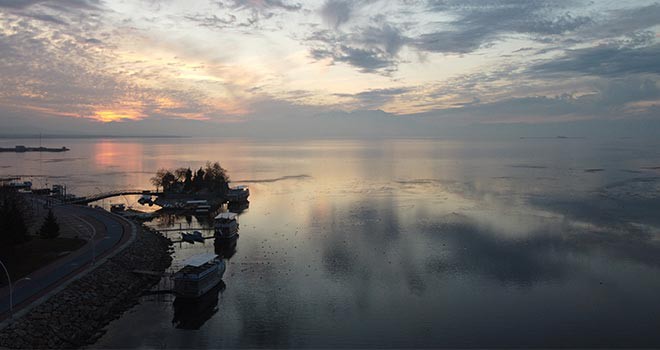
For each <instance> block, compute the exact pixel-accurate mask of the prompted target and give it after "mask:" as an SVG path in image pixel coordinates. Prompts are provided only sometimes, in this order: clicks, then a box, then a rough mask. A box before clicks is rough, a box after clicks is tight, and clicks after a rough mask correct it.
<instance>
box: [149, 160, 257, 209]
mask: <svg viewBox="0 0 660 350" xmlns="http://www.w3.org/2000/svg"><path fill="white" fill-rule="evenodd" d="M229 182H230V180H229V175H228V174H227V170H225V169H224V168H223V167H222V166H220V163H218V162H215V163H211V162H207V163H206V165H205V166H204V167H200V168H199V169H197V170H196V171H193V170H192V169H190V168H178V169H174V170H170V169H160V170H158V172H157V173H156V175H155V176H153V177H152V178H151V183H152V184H153V185H154V186H156V192H158V190H159V189H162V192H160V194H159V195H158V198H157V199H156V200H155V201H154V202H153V203H155V204H157V205H159V206H161V207H163V208H164V209H183V208H186V207H191V206H192V207H194V208H192V209H195V208H197V207H200V206H206V205H209V206H217V205H220V204H222V203H226V202H230V203H240V202H247V198H248V196H249V189H248V188H247V187H246V186H237V187H230V186H229ZM143 202H149V200H148V199H146V198H145V199H144V200H143ZM188 209H191V208H188Z"/></svg>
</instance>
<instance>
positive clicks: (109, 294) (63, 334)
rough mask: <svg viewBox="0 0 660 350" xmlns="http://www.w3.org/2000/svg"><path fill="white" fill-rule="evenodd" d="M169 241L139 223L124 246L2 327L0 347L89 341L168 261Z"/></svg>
mask: <svg viewBox="0 0 660 350" xmlns="http://www.w3.org/2000/svg"><path fill="white" fill-rule="evenodd" d="M170 247H171V242H170V240H169V239H167V238H165V237H163V236H162V235H161V234H160V233H158V232H155V231H152V230H150V229H147V228H145V227H142V228H140V229H138V233H137V237H136V239H135V240H134V241H133V243H131V244H130V245H129V246H128V247H127V248H125V249H124V250H123V251H121V252H120V253H119V254H117V255H115V256H114V257H112V258H110V259H108V260H106V261H105V262H104V263H103V264H102V265H101V266H98V267H97V268H96V269H94V270H93V271H91V272H90V273H88V274H87V275H85V276H84V277H82V278H80V279H78V280H76V281H74V282H72V283H71V284H69V285H68V286H67V287H66V288H65V289H64V290H62V291H61V292H59V293H57V294H55V295H53V296H52V297H50V298H49V299H48V300H47V301H45V302H44V303H42V304H41V305H39V306H37V307H36V308H34V309H32V310H31V311H30V312H29V313H27V314H26V315H24V316H23V317H21V318H20V319H18V320H15V321H14V323H12V324H11V325H9V326H7V327H6V328H5V329H3V330H2V331H0V347H8V348H76V347H81V346H85V345H89V344H92V343H93V342H94V341H96V339H98V338H99V337H100V336H101V335H102V334H103V328H104V327H105V326H106V325H107V324H108V323H109V322H110V321H112V320H114V319H116V318H117V317H119V316H120V315H121V314H122V313H123V312H124V311H126V310H128V309H129V308H131V307H132V306H134V305H135V304H136V303H137V302H138V300H139V297H140V295H141V294H142V293H143V292H144V291H145V290H147V289H149V288H151V287H152V286H153V285H154V284H156V283H157V282H158V281H159V280H160V277H158V276H151V275H144V274H135V273H134V272H133V271H134V270H151V271H157V272H163V271H165V269H167V268H168V267H169V266H170V263H171V262H172V258H171V256H170Z"/></svg>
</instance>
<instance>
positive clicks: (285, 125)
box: [0, 0, 660, 137]
mask: <svg viewBox="0 0 660 350" xmlns="http://www.w3.org/2000/svg"><path fill="white" fill-rule="evenodd" d="M659 74H660V3H658V2H654V1H563V0H554V1H533V0H499V1H497V0H494V1H481V0H460V1H459V0H446V1H442V0H436V1H433V0H429V1H416V0H403V1H389V0H361V1H345V0H325V1H295V0H188V1H174V0H162V1H156V0H135V1H108V0H53V1H48V0H22V1H19V0H0V82H1V84H0V123H1V129H2V130H0V134H2V135H13V134H15V135H19V134H36V133H52V134H118V135H131V134H145V135H147V134H154V135H157V134H162V135H165V134H167V135H196V134H201V135H225V136H231V135H236V136H263V135H269V134H270V135H275V134H279V135H284V136H288V137H293V136H296V135H312V136H314V135H317V136H333V135H334V136H358V137H359V136H374V135H387V136H425V137H428V136H435V135H443V134H447V133H452V132H455V131H456V130H473V131H474V130H482V131H483V130H486V131H488V130H513V132H514V133H523V134H524V133H525V132H526V131H525V130H536V131H535V133H537V134H539V135H543V134H548V135H551V134H552V133H562V134H565V133H573V134H575V135H576V136H579V135H577V134H580V133H583V132H585V131H589V130H594V129H610V130H615V131H616V130H626V132H628V133H632V134H635V133H637V132H639V131H643V132H649V129H651V130H655V131H660V128H659V125H660V86H659V83H658V81H659V79H658V78H659ZM631 125H634V127H630V126H631ZM626 136H630V135H626Z"/></svg>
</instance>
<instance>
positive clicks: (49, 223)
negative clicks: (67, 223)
mask: <svg viewBox="0 0 660 350" xmlns="http://www.w3.org/2000/svg"><path fill="white" fill-rule="evenodd" d="M39 235H40V236H41V237H43V238H55V237H57V236H59V235H60V225H59V224H58V223H57V219H56V218H55V214H53V210H52V209H49V210H48V215H47V216H46V219H44V223H43V224H42V225H41V228H40V229H39Z"/></svg>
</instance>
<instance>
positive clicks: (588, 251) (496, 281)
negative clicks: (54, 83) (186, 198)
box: [3, 139, 660, 348]
mask: <svg viewBox="0 0 660 350" xmlns="http://www.w3.org/2000/svg"><path fill="white" fill-rule="evenodd" d="M145 142H155V141H149V140H147V141H145ZM161 142H162V141H161ZM173 142H180V143H178V144H175V143H172V144H154V145H150V147H143V148H142V149H141V150H140V152H144V154H143V155H141V156H139V157H138V156H136V157H135V158H139V159H141V162H142V165H141V167H137V170H136V169H130V167H132V166H133V165H131V164H134V162H133V161H131V162H126V163H123V162H114V163H113V162H110V163H111V164H112V165H113V166H118V168H116V169H113V171H116V172H121V173H123V174H130V176H128V177H126V176H124V175H110V173H108V169H105V170H104V171H103V175H99V179H98V180H102V181H105V182H107V183H109V184H113V186H114V185H117V186H119V185H121V184H123V183H124V182H125V181H126V180H127V179H130V180H131V181H134V183H135V184H134V186H140V185H145V184H148V178H149V175H148V174H143V173H142V172H140V169H143V170H142V171H144V169H147V170H151V169H158V168H159V167H177V166H181V164H180V160H181V159H186V161H189V162H190V166H191V167H196V166H197V165H198V164H203V162H204V161H206V160H208V159H211V160H220V161H221V162H222V164H223V166H224V167H226V168H227V169H230V172H231V176H232V178H233V179H242V180H246V181H245V182H249V183H251V201H252V203H250V205H249V209H248V208H244V209H242V210H243V211H242V215H241V218H240V221H241V226H240V230H241V233H240V234H241V236H240V240H241V242H240V249H238V246H237V244H235V243H236V242H227V243H226V244H214V245H213V246H212V245H211V244H208V243H210V242H207V244H194V245H192V244H182V245H180V246H179V245H177V246H175V247H174V248H175V252H174V262H173V269H174V270H176V269H177V268H179V267H180V266H178V265H177V264H180V263H181V261H183V260H185V259H186V258H187V257H189V256H192V255H195V254H199V253H210V252H216V254H218V255H220V256H222V257H224V258H225V259H231V260H230V261H228V263H227V272H226V273H225V275H224V280H225V282H227V284H228V285H229V286H231V288H228V289H227V290H225V291H224V292H223V294H222V298H220V299H218V301H217V303H215V306H213V307H212V308H211V310H217V309H218V308H220V309H222V312H217V311H216V312H215V313H213V314H212V315H211V316H210V318H207V317H203V318H204V319H205V321H204V322H202V324H203V326H201V328H200V329H199V331H198V332H195V336H194V337H191V336H190V334H191V333H190V332H184V331H183V330H180V329H177V328H175V327H173V326H172V323H171V320H172V319H174V318H175V317H174V316H175V315H174V313H175V312H176V310H174V309H173V308H172V307H171V304H170V303H169V302H168V303H167V304H166V305H165V306H163V303H161V304H158V303H155V302H153V301H152V300H144V301H143V302H142V303H141V304H140V305H138V306H137V307H136V308H135V309H133V310H132V311H131V312H129V313H126V314H124V316H122V318H120V319H119V320H117V321H116V322H115V323H113V324H112V325H111V326H110V327H108V333H107V334H106V335H105V336H104V337H103V339H102V340H101V342H100V343H99V344H98V345H99V347H110V348H118V347H119V348H122V347H148V348H152V347H161V346H167V347H175V348H191V347H192V348H205V347H213V348H217V347H229V348H231V347H362V348H369V347H405V348H408V347H485V346H498V347H532V346H536V347H538V346H545V347H558V346H575V347H589V346H591V347H594V346H610V347H613V346H624V345H627V346H651V347H657V346H659V345H660V336H659V335H658V333H657V329H658V327H660V304H658V303H657V302H656V300H657V295H656V294H657V290H660V273H659V272H660V271H659V270H660V258H659V257H660V243H658V242H660V239H659V238H660V237H659V235H660V219H658V218H660V216H658V215H656V214H657V212H658V210H660V202H658V200H659V198H660V180H659V178H658V176H659V175H660V170H658V169H656V167H657V166H658V165H660V147H659V146H658V145H657V144H650V145H647V144H637V143H634V142H632V141H626V142H629V143H628V144H626V143H625V142H624V141H612V140H608V141H607V142H605V143H604V144H599V143H598V142H595V141H594V142H592V141H588V140H571V141H570V142H564V141H561V142H557V141H556V140H540V141H532V140H524V141H520V140H516V141H511V142H501V143H498V142H481V141H479V142H477V141H475V142H462V141H441V140H393V141H378V142H369V141H346V140H338V141H302V142H291V143H287V142H280V143H278V142H252V143H250V142H247V141H241V142H235V143H231V142H230V143H226V142H224V141H216V140H206V141H200V140H197V139H190V140H185V141H173ZM162 143H169V141H168V142H162ZM617 143H618V144H617ZM604 146H607V147H604ZM88 149H89V150H94V148H93V147H88ZM613 149H615V150H614V151H613ZM616 149H625V150H626V152H620V151H616ZM117 150H119V151H121V149H120V148H119V149H117ZM136 150H137V148H136ZM71 152H76V149H73V150H72V151H71ZM121 153H122V154H123V156H126V157H130V153H129V152H123V151H122V152H121ZM26 156H30V155H26ZM71 156H75V157H80V158H81V159H90V161H88V162H87V163H89V162H94V159H95V157H94V155H93V154H87V153H82V154H71ZM33 163H34V162H33ZM21 164H23V163H21ZM64 164H67V166H69V167H71V168H72V169H71V171H73V170H75V172H77V173H80V174H87V170H86V169H85V168H82V167H83V166H85V165H86V162H85V161H83V160H81V161H76V162H52V163H45V164H44V169H46V170H47V171H48V172H49V173H52V174H60V173H61V172H62V171H64V170H66V171H69V170H67V169H64V168H63V166H64ZM124 164H126V166H124ZM185 165H186V166H187V165H188V164H185ZM21 166H26V167H30V169H32V170H34V164H32V163H25V164H23V165H21ZM75 167H79V168H75ZM30 169H27V170H26V171H30ZM596 169H598V170H597V171H596ZM3 171H4V170H3ZM71 171H70V172H71ZM5 172H7V171H5ZM300 174H305V175H304V176H303V175H300ZM114 176H117V177H114ZM96 178H97V177H96V176H90V175H89V174H87V175H80V176H77V177H76V179H80V180H81V181H82V183H84V181H88V180H95V179H96ZM250 181H251V182H250ZM81 186H83V185H81ZM84 186H88V185H84ZM223 210H230V211H240V210H241V208H223ZM209 223H210V221H208V220H207V218H205V217H204V216H194V215H188V216H180V215H171V216H166V217H164V218H162V219H157V220H154V221H153V222H151V223H149V225H153V226H159V227H167V226H173V227H174V228H175V231H173V232H172V233H171V234H172V235H173V236H174V235H177V234H178V231H179V230H178V225H179V224H181V226H182V229H183V230H184V231H185V230H186V229H187V227H193V228H194V227H200V226H203V225H209ZM190 231H192V229H191V230H190ZM176 238H178V236H177V237H176ZM177 304H178V303H177ZM210 304H211V305H213V304H214V302H213V301H212V302H211V303H210ZM202 309H203V310H208V308H202ZM203 313H204V311H200V314H203ZM197 323H199V322H197ZM136 324H139V325H141V326H140V327H139V329H138V328H137V327H135V325H136ZM187 324H195V322H188V323H187Z"/></svg>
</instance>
